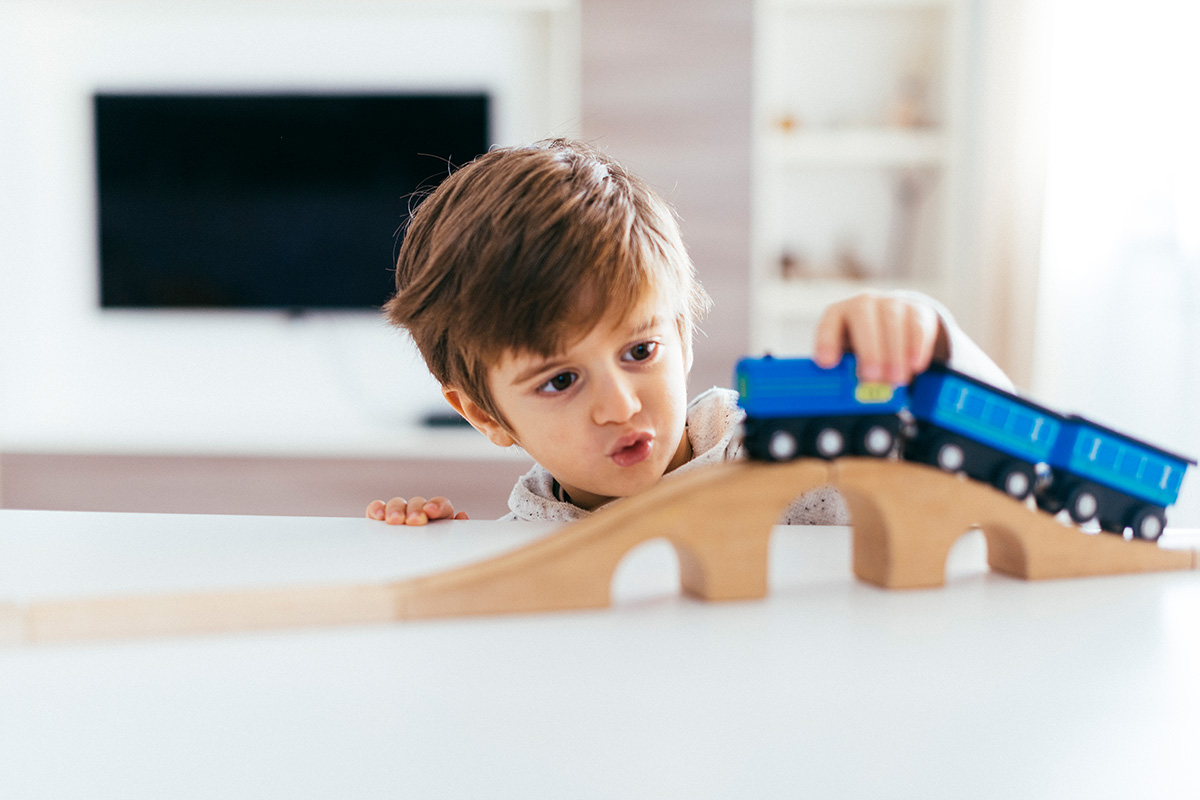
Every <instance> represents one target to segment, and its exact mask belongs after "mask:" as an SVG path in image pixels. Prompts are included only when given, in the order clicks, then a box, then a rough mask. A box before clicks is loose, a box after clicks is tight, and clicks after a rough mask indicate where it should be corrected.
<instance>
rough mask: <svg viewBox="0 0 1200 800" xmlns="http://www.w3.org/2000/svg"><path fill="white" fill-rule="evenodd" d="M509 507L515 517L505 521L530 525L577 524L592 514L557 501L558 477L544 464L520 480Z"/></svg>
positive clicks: (510, 499) (534, 468)
mask: <svg viewBox="0 0 1200 800" xmlns="http://www.w3.org/2000/svg"><path fill="white" fill-rule="evenodd" d="M508 507H509V509H510V510H511V513H510V514H508V515H506V516H505V517H504V519H517V520H526V521H529V522H574V521H575V520H577V519H582V518H584V517H586V516H588V514H589V513H591V512H588V511H585V510H583V509H582V508H579V507H578V506H575V505H572V504H571V503H564V502H563V501H562V500H559V499H557V498H556V497H555V496H554V477H553V476H552V475H551V474H550V473H549V472H547V471H546V469H545V468H544V467H542V466H541V465H540V464H534V465H533V467H532V468H531V469H530V470H529V472H526V473H525V474H524V475H522V476H521V477H520V478H519V479H518V480H517V485H516V486H514V487H513V490H512V492H511V493H510V494H509V495H508Z"/></svg>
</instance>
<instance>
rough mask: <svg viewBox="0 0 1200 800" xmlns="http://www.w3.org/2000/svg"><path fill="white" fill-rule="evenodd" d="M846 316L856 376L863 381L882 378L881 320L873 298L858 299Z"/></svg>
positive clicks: (882, 335) (882, 333)
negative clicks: (855, 360)
mask: <svg viewBox="0 0 1200 800" xmlns="http://www.w3.org/2000/svg"><path fill="white" fill-rule="evenodd" d="M852 309H853V310H852V311H851V313H850V315H849V317H848V318H847V323H848V333H849V337H850V346H851V348H853V350H854V355H855V356H856V357H857V358H858V377H859V379H860V380H864V381H881V380H883V378H884V352H885V351H884V349H883V338H884V330H883V321H882V320H881V319H880V317H881V314H880V311H879V307H878V305H877V304H876V303H875V302H874V298H868V297H863V298H860V299H858V302H856V303H855V304H854V305H853V307H852Z"/></svg>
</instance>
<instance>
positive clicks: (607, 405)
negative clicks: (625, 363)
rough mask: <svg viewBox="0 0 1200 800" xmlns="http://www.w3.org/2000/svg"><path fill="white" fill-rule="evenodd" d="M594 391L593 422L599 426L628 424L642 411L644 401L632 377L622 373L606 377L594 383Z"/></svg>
mask: <svg viewBox="0 0 1200 800" xmlns="http://www.w3.org/2000/svg"><path fill="white" fill-rule="evenodd" d="M592 390H593V392H594V396H593V399H592V420H593V421H594V422H595V423H596V424H597V425H605V424H607V423H610V422H628V421H629V419H630V418H631V417H633V415H634V414H636V413H638V412H639V411H641V410H642V401H641V400H640V399H639V398H638V393H637V387H636V386H635V385H634V382H633V379H632V378H631V377H630V376H627V375H624V374H622V373H617V374H615V375H604V376H603V377H602V378H600V379H599V380H595V381H593V382H592Z"/></svg>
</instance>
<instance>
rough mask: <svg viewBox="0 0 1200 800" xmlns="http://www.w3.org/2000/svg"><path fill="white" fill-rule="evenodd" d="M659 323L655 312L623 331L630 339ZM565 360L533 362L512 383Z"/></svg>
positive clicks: (555, 366)
mask: <svg viewBox="0 0 1200 800" xmlns="http://www.w3.org/2000/svg"><path fill="white" fill-rule="evenodd" d="M659 324H661V318H660V317H659V316H658V315H657V314H656V315H655V316H653V317H650V319H648V320H646V321H644V322H641V323H639V324H637V325H635V326H633V327H632V328H629V329H628V330H627V331H626V332H625V335H626V336H627V337H628V338H630V339H636V338H637V337H639V336H641V335H642V334H643V333H645V332H646V331H649V330H653V329H654V328H656V327H657V326H658V325H659ZM565 361H566V360H565V359H562V358H550V359H547V360H546V361H543V362H541V363H539V364H534V365H533V366H532V367H530V368H529V369H527V370H524V371H522V372H521V373H520V374H518V375H517V377H516V378H514V379H513V384H522V383H525V382H526V381H529V380H532V379H533V378H535V377H537V376H538V375H539V374H541V373H543V372H547V373H548V372H553V371H554V370H556V369H557V368H558V366H559V365H560V364H562V363H565Z"/></svg>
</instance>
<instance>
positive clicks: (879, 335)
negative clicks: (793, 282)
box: [813, 292, 949, 386]
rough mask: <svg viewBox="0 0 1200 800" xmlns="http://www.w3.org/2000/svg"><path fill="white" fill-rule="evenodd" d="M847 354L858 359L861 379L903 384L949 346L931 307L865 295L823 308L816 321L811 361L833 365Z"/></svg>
mask: <svg viewBox="0 0 1200 800" xmlns="http://www.w3.org/2000/svg"><path fill="white" fill-rule="evenodd" d="M847 350H849V351H851V352H853V353H854V355H855V356H856V357H857V358H858V377H859V379H860V380H863V381H887V382H889V383H891V384H893V385H896V386H901V385H904V384H907V383H908V382H909V381H910V380H912V377H913V375H915V374H917V373H920V372H924V371H925V369H926V368H928V367H929V364H930V362H931V361H932V360H933V359H934V358H935V357H936V358H938V359H942V360H944V359H945V358H947V357H948V355H949V352H948V351H949V345H948V344H947V337H946V332H945V330H944V328H943V327H942V322H941V319H940V318H939V317H938V313H937V311H936V310H934V309H933V308H932V307H931V306H928V305H925V304H923V303H919V302H913V301H911V300H908V299H907V298H901V297H896V296H894V295H888V294H882V293H874V292H865V293H863V294H859V295H855V296H854V297H851V298H850V299H848V300H843V301H841V302H840V303H834V304H833V305H831V306H829V308H827V309H825V313H824V314H823V315H822V316H821V321H820V322H819V323H817V341H816V344H815V349H814V355H813V360H815V361H816V362H817V364H819V365H820V366H822V367H826V368H829V367H833V366H836V365H837V363H838V362H839V361H840V360H841V358H842V354H843V353H845V352H846V351H847Z"/></svg>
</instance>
